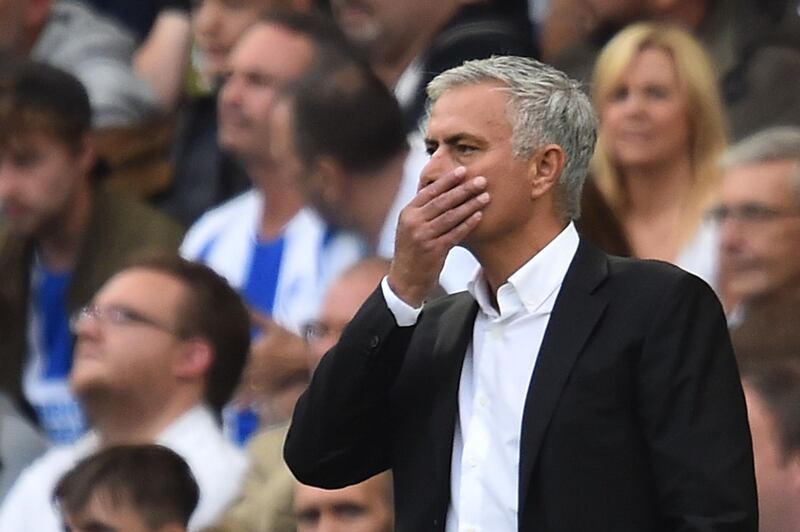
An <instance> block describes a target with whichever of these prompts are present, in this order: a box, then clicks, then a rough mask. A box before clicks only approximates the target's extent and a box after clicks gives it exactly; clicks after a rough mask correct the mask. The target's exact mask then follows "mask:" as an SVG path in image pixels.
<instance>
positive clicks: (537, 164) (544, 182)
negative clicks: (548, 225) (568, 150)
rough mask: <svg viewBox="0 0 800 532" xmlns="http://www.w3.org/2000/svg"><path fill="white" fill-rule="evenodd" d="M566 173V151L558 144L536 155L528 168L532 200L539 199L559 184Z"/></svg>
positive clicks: (544, 148) (540, 150)
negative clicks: (563, 173)
mask: <svg viewBox="0 0 800 532" xmlns="http://www.w3.org/2000/svg"><path fill="white" fill-rule="evenodd" d="M563 171H564V150H563V149H561V146H559V145H558V144H547V145H546V146H544V147H543V148H540V149H539V150H537V151H536V153H534V155H533V156H532V157H531V159H530V166H529V167H528V177H529V178H530V182H531V198H532V199H538V198H540V197H542V196H544V195H545V194H547V193H548V192H550V191H551V190H552V189H553V187H555V185H556V184H557V183H558V180H559V178H560V177H561V172H563Z"/></svg>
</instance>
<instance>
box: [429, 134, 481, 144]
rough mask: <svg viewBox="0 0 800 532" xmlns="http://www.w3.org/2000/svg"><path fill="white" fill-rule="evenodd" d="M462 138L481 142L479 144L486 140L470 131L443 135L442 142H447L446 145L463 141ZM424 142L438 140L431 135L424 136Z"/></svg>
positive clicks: (435, 141) (436, 141)
mask: <svg viewBox="0 0 800 532" xmlns="http://www.w3.org/2000/svg"><path fill="white" fill-rule="evenodd" d="M464 140H467V141H470V142H474V143H477V144H481V145H482V144H485V143H486V141H485V140H484V139H483V138H481V137H477V136H475V135H472V134H470V133H456V134H455V135H450V136H449V137H445V138H444V143H445V144H448V145H453V144H458V143H459V142H461V141H464ZM425 143H426V144H428V143H430V144H438V143H439V141H438V140H436V139H432V138H431V137H425Z"/></svg>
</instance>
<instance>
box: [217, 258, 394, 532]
mask: <svg viewBox="0 0 800 532" xmlns="http://www.w3.org/2000/svg"><path fill="white" fill-rule="evenodd" d="M388 271H389V262H388V261H386V260H385V259H380V258H369V259H364V260H362V261H360V262H358V263H356V264H355V265H353V266H352V267H350V268H349V269H348V270H347V271H345V272H344V273H343V274H342V275H340V276H339V277H338V278H337V279H336V280H334V281H333V282H332V283H331V286H330V287H329V288H328V290H327V292H326V293H325V299H324V301H323V303H322V308H321V310H320V315H319V318H318V319H316V320H314V321H312V322H310V323H308V324H307V325H306V327H304V336H305V339H306V341H307V342H308V343H309V347H310V353H309V354H310V357H309V358H307V359H306V360H305V361H304V362H305V364H306V366H305V370H306V372H307V373H310V372H311V371H312V370H313V369H314V368H315V367H316V366H317V364H318V363H319V360H320V359H321V358H322V356H323V355H324V354H325V352H326V351H327V350H328V349H329V348H330V347H331V346H332V345H334V344H335V343H336V340H337V339H338V337H339V335H340V334H341V332H342V330H343V329H344V327H345V326H346V325H347V322H348V321H349V320H350V319H351V318H352V317H353V315H354V314H355V313H356V311H357V310H358V307H359V306H360V305H361V304H362V303H363V302H364V300H365V299H366V298H367V297H368V296H369V294H370V293H371V292H372V291H373V290H374V289H375V287H376V286H377V285H378V283H379V282H380V280H381V279H382V278H383V277H384V276H385V275H386V273H387V272H388ZM266 370H267V371H269V368H268V367H267V368H266ZM286 430H287V427H286V425H283V426H280V427H275V428H273V429H270V430H265V431H262V432H261V433H260V434H258V435H256V436H255V437H254V438H253V439H252V440H251V441H250V443H249V444H248V454H249V456H250V458H251V465H250V469H249V471H248V473H247V476H246V478H245V481H244V484H243V486H244V487H243V489H242V493H241V495H240V497H239V499H238V500H237V502H236V504H234V505H233V506H232V507H231V509H230V511H229V512H227V514H226V516H225V519H223V521H222V523H221V524H220V531H230V532H238V531H240V530H248V531H250V532H283V531H287V532H288V531H294V530H295V529H296V526H297V525H299V523H296V521H295V512H294V511H293V510H292V508H293V503H292V501H293V493H294V487H295V484H296V481H295V480H294V477H293V476H292V474H291V473H290V472H289V469H288V468H287V467H286V464H285V463H284V461H283V455H282V454H283V453H282V452H281V449H282V448H283V442H284V440H285V439H286ZM384 477H385V476H384ZM385 481H386V479H385V478H384V480H379V481H377V482H372V483H369V484H367V487H374V486H376V485H378V486H380V485H384V482H385ZM368 491H372V489H369V490H368ZM311 493H312V494H313V490H312V491H311ZM381 493H383V494H385V492H381ZM356 494H364V490H362V489H361V488H358V489H357V490H356ZM334 497H336V495H334ZM380 500H383V497H381V498H380ZM389 508H391V502H389Z"/></svg>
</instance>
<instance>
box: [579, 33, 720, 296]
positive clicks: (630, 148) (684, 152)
mask: <svg viewBox="0 0 800 532" xmlns="http://www.w3.org/2000/svg"><path fill="white" fill-rule="evenodd" d="M712 72H713V70H712V69H711V65H710V64H709V62H708V59H707V57H706V55H705V53H704V52H703V50H702V48H701V47H700V45H699V44H698V43H697V42H696V41H695V40H694V38H693V37H692V36H691V35H690V34H688V33H686V32H685V31H683V30H681V29H679V28H677V27H674V26H666V25H658V24H648V23H640V24H635V25H632V26H630V27H628V28H626V29H625V30H624V31H622V32H620V33H619V34H618V35H617V36H616V37H615V38H614V39H612V40H611V41H610V42H609V43H608V45H607V46H606V47H605V49H604V50H603V52H602V54H601V55H600V57H599V58H598V60H597V64H596V66H595V73H594V77H593V86H592V93H593V98H594V102H595V107H596V109H597V112H598V114H599V118H600V134H599V139H598V143H597V148H596V150H595V155H594V159H593V164H592V171H593V178H594V180H595V183H596V184H597V186H598V188H599V189H600V192H601V193H602V195H603V197H604V198H605V200H606V201H607V202H608V203H609V205H610V206H611V208H612V209H613V211H614V213H615V214H616V216H617V217H618V218H619V221H620V223H621V224H622V227H623V229H624V232H625V236H626V238H627V240H628V242H629V244H630V247H631V251H632V253H633V255H635V256H637V257H642V258H648V259H661V260H666V261H668V262H672V263H674V264H677V265H678V266H681V267H682V268H684V269H686V270H688V271H690V272H692V273H695V274H696V275H698V276H700V277H701V278H703V279H705V280H706V281H707V282H709V283H710V284H712V285H714V284H715V275H716V271H717V265H716V245H717V243H716V238H717V235H716V232H715V230H714V226H713V225H712V224H709V223H704V221H705V219H704V215H705V212H706V210H707V209H708V208H709V206H710V205H711V204H712V202H713V201H714V200H715V199H716V194H717V193H718V187H719V171H718V168H717V161H718V159H719V156H720V154H721V153H722V150H723V149H724V148H725V126H724V121H723V112H722V107H721V105H720V101H719V94H718V92H717V91H716V85H715V81H714V78H713V74H712Z"/></svg>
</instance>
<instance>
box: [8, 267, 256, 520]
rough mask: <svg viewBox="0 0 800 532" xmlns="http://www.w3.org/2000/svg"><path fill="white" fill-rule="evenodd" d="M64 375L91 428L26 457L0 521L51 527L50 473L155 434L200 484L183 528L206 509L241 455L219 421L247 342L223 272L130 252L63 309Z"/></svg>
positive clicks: (217, 510) (213, 505) (220, 505)
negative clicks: (72, 309)
mask: <svg viewBox="0 0 800 532" xmlns="http://www.w3.org/2000/svg"><path fill="white" fill-rule="evenodd" d="M72 327H73V331H74V332H75V334H76V335H77V338H78V340H77V345H76V349H75V351H76V355H75V364H74V366H73V368H72V371H71V373H70V384H71V386H72V388H73V390H74V391H75V394H76V395H77V396H78V397H79V398H80V400H81V404H82V405H83V407H84V408H85V409H86V412H87V414H88V417H89V419H91V421H92V429H93V430H92V432H90V433H89V434H87V435H86V436H84V437H83V438H81V439H80V440H79V441H78V442H76V443H74V444H72V445H69V446H63V447H60V448H56V449H53V450H51V451H50V452H48V453H47V454H45V455H44V456H43V457H42V458H40V459H39V460H38V461H36V462H34V464H33V465H31V466H30V467H29V468H28V469H27V470H26V471H25V472H24V473H23V474H22V475H21V476H20V478H19V480H18V481H17V483H16V484H15V486H14V487H13V488H12V490H11V492H10V493H9V495H8V497H7V498H6V500H5V501H4V503H3V506H2V507H0V530H36V531H37V532H51V531H52V532H56V531H58V530H60V527H59V519H58V517H57V516H56V514H55V512H54V509H53V508H52V506H51V505H50V504H49V501H50V497H51V496H52V493H53V490H54V487H55V485H56V483H57V481H58V479H59V478H61V476H62V475H63V474H64V473H65V472H66V471H67V470H69V469H70V468H71V467H73V465H74V464H75V463H76V462H77V461H78V460H80V459H82V458H85V457H86V456H88V455H89V454H91V453H93V452H95V451H97V450H98V449H103V448H105V447H108V446H112V445H121V444H138V443H158V444H160V445H164V446H165V447H169V448H170V449H172V450H173V451H175V452H176V453H178V454H179V455H180V456H181V457H182V458H183V459H184V460H186V462H187V463H188V464H189V467H190V468H191V469H192V473H193V474H194V476H195V478H196V479H197V483H198V485H199V486H200V503H199V506H198V508H197V511H196V512H195V513H194V515H193V516H192V520H191V523H190V528H191V529H193V530H197V529H198V528H201V527H203V526H205V525H208V524H210V523H211V522H213V521H214V520H216V519H218V518H219V516H220V515H221V514H222V511H223V510H224V509H225V508H226V507H227V506H228V504H229V503H230V502H231V501H232V500H233V498H234V497H235V496H236V494H237V493H238V491H239V488H240V482H241V480H242V476H243V474H244V472H245V469H246V466H247V461H246V459H245V457H244V456H243V455H242V453H241V451H240V450H239V449H237V448H236V447H234V446H233V445H232V444H231V443H229V442H228V441H227V440H226V439H225V438H224V436H223V434H222V432H221V431H220V428H219V425H218V423H217V418H216V417H215V415H218V414H219V412H220V409H221V408H222V405H224V404H225V403H226V402H227V401H228V400H229V398H230V395H231V393H232V391H233V389H234V388H235V386H236V385H237V383H238V381H239V377H240V373H241V369H242V367H243V366H244V362H245V358H246V355H247V348H248V345H249V330H248V329H249V326H248V319H247V309H246V308H245V306H244V305H243V303H242V301H241V299H240V298H239V296H238V295H237V294H236V292H235V291H234V290H232V289H231V288H230V287H229V286H228V284H227V283H226V282H225V280H224V279H222V278H221V277H219V276H218V275H216V274H215V273H213V272H212V271H211V270H209V269H208V268H206V267H205V266H202V265H200V264H195V263H191V262H188V261H184V260H183V259H179V258H177V257H163V258H150V259H142V260H140V261H139V262H136V263H134V264H133V265H131V266H128V267H127V268H125V269H123V270H121V271H120V272H119V273H117V274H116V275H114V277H112V278H111V279H110V280H109V281H108V282H106V283H105V284H104V285H103V287H102V288H101V289H100V291H99V292H98V293H97V294H96V295H95V297H94V298H93V299H92V301H91V304H90V305H89V306H86V307H84V308H82V309H81V310H80V311H79V312H78V313H76V314H75V315H74V316H73V319H72Z"/></svg>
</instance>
